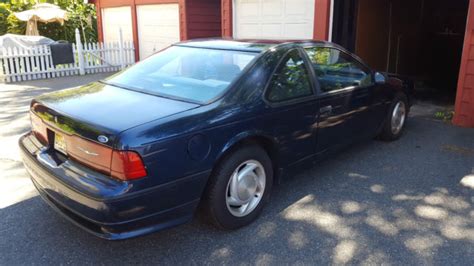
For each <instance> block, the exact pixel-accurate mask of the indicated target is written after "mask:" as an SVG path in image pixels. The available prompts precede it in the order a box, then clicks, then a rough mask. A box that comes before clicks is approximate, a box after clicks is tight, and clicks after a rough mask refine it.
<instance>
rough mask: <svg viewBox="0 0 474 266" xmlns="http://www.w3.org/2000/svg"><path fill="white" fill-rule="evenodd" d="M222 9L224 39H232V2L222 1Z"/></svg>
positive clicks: (228, 0) (230, 0) (229, 0)
mask: <svg viewBox="0 0 474 266" xmlns="http://www.w3.org/2000/svg"><path fill="white" fill-rule="evenodd" d="M221 9H222V12H221V13H222V37H229V38H232V36H233V31H232V23H233V21H232V20H233V17H232V12H233V11H232V0H222V1H221Z"/></svg>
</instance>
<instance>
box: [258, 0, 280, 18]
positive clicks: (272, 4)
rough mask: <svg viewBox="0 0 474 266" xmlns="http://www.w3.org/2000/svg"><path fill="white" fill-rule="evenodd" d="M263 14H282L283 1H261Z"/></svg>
mask: <svg viewBox="0 0 474 266" xmlns="http://www.w3.org/2000/svg"><path fill="white" fill-rule="evenodd" d="M261 8H262V15H263V16H281V15H283V2H282V1H281V0H266V1H263V2H262V5H261Z"/></svg>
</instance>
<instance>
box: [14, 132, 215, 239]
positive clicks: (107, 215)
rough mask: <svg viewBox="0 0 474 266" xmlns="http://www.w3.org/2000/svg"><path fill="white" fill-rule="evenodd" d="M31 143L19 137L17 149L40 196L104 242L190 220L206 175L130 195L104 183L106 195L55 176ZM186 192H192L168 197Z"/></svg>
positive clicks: (67, 174)
mask: <svg viewBox="0 0 474 266" xmlns="http://www.w3.org/2000/svg"><path fill="white" fill-rule="evenodd" d="M35 142H37V140H36V138H35V137H34V136H32V135H30V134H28V135H25V136H23V137H22V138H21V139H20V148H21V149H20V150H21V154H22V159H23V163H24V165H25V168H26V169H27V171H28V173H29V174H30V176H31V180H32V181H33V184H34V185H35V187H36V188H37V190H38V191H39V194H40V195H41V197H42V198H43V199H44V200H45V201H46V202H47V203H48V204H49V205H50V206H51V207H52V208H53V209H55V210H56V211H58V212H59V213H61V214H62V215H64V216H65V217H66V218H67V219H68V220H70V221H71V222H73V223H74V224H76V225H78V226H80V227H82V228H83V229H85V230H87V231H88V232H90V233H92V234H94V235H96V236H98V237H101V238H105V239H109V240H119V239H126V238H131V237H136V236H140V235H143V234H147V233H150V232H154V231H158V230H161V229H165V228H169V227H172V226H176V225H179V224H182V223H185V222H187V221H189V220H191V219H192V217H193V214H194V211H195V209H196V207H197V205H198V203H199V197H200V193H201V192H202V190H203V188H204V186H205V183H206V180H207V177H208V175H209V172H203V173H199V174H197V175H193V176H189V177H185V178H181V179H179V180H177V181H175V182H172V183H170V184H163V185H159V186H156V187H153V188H147V189H144V190H142V191H135V192H133V193H127V190H128V188H129V186H126V185H125V184H124V182H117V183H116V184H115V183H109V185H108V186H107V190H105V189H104V190H100V189H97V188H95V187H94V186H93V184H92V185H91V183H84V178H82V179H81V178H78V177H77V173H73V171H72V170H71V169H66V167H65V169H61V170H63V171H55V169H51V168H50V167H49V166H48V165H45V164H43V163H42V162H41V161H39V160H38V159H37V156H38V154H37V153H38V152H39V151H38V145H37V144H35ZM78 172H79V171H78ZM74 174H75V175H76V176H74ZM72 177H74V178H72ZM86 177H87V176H86ZM81 186H82V187H81ZM190 187H191V188H193V191H194V190H195V193H194V192H193V193H184V195H171V193H175V192H176V191H189V188H190Z"/></svg>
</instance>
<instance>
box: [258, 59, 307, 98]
mask: <svg viewBox="0 0 474 266" xmlns="http://www.w3.org/2000/svg"><path fill="white" fill-rule="evenodd" d="M282 62H283V63H281V64H280V65H279V66H278V69H277V70H276V72H275V75H274V76H273V78H272V81H271V82H270V87H269V91H268V93H267V98H268V100H269V101H271V102H282V101H287V100H292V99H296V98H301V97H304V96H309V95H312V94H313V90H312V88H311V84H310V82H309V74H308V71H307V69H306V66H305V63H304V60H303V58H302V57H301V56H300V54H299V53H298V50H293V51H291V52H289V53H288V55H287V56H286V57H285V59H284V60H283V61H282Z"/></svg>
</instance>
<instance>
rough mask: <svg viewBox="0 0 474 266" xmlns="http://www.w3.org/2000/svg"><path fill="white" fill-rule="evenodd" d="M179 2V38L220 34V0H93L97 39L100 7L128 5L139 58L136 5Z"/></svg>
mask: <svg viewBox="0 0 474 266" xmlns="http://www.w3.org/2000/svg"><path fill="white" fill-rule="evenodd" d="M171 3H178V4H179V20H180V38H181V40H187V39H191V38H204V37H218V36H221V6H220V5H221V0H95V5H96V9H97V24H98V35H99V40H100V41H103V39H104V35H103V29H102V8H107V7H120V6H130V7H131V10H132V29H133V42H134V45H135V58H136V60H138V59H139V56H138V55H139V50H138V49H139V45H138V43H139V40H138V28H137V12H136V6H137V5H152V4H171Z"/></svg>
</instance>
